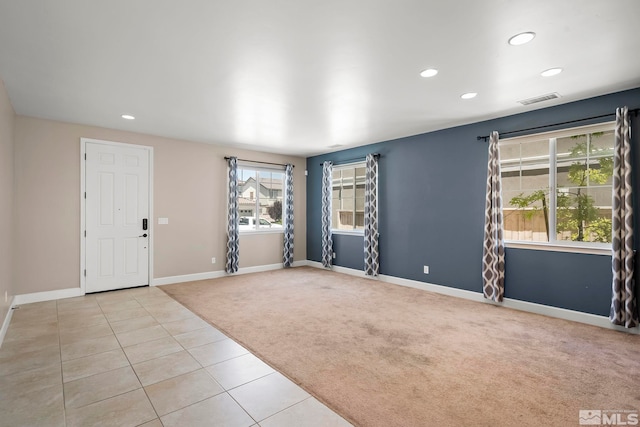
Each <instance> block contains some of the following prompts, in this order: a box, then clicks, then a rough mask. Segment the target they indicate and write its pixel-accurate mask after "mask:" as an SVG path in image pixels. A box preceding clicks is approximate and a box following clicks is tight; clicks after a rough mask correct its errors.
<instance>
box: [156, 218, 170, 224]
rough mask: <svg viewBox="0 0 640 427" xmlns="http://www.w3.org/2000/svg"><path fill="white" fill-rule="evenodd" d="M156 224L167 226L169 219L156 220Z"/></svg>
mask: <svg viewBox="0 0 640 427" xmlns="http://www.w3.org/2000/svg"><path fill="white" fill-rule="evenodd" d="M158 224H169V218H158Z"/></svg>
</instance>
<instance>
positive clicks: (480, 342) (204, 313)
mask: <svg viewBox="0 0 640 427" xmlns="http://www.w3.org/2000/svg"><path fill="white" fill-rule="evenodd" d="M161 289H162V290H164V291H165V292H167V293H168V294H169V295H171V296H172V297H173V298H175V299H176V300H178V301H179V302H181V303H182V304H184V305H185V306H187V307H189V308H190V309H191V310H193V311H194V312H196V313H198V314H199V315H200V316H201V317H203V318H204V319H206V320H208V321H209V322H210V323H211V324H213V325H214V326H216V327H218V328H219V329H221V330H222V331H224V332H225V333H227V334H228V335H230V336H231V337H233V338H234V339H235V340H237V341H238V342H240V343H241V344H242V345H244V346H245V347H247V348H248V349H250V350H251V351H252V352H253V353H254V354H256V355H258V356H259V357H261V358H262V359H263V360H265V361H266V362H267V363H269V364H270V365H272V366H273V367H274V368H276V369H278V370H280V371H281V372H283V373H284V374H285V375H286V376H288V377H289V378H290V379H292V380H293V381H294V382H296V383H298V384H300V385H301V386H302V387H304V388H305V389H306V390H307V391H309V392H310V393H311V394H313V395H314V396H316V397H317V398H318V399H319V400H321V401H322V402H324V403H325V404H326V405H327V406H329V407H330V408H332V409H333V410H335V411H336V412H338V413H339V414H341V415H342V416H343V417H345V418H346V419H347V420H349V421H350V422H352V423H353V424H355V425H358V426H384V427H389V426H435V425H437V426H472V425H473V426H577V425H578V411H579V410H580V409H602V410H621V409H627V410H638V409H640V336H637V335H631V334H626V333H622V332H616V331H612V330H606V329H601V328H597V327H592V326H587V325H583V324H579V323H573V322H568V321H564V320H559V319H554V318H549V317H545V316H539V315H535V314H529V313H523V312H518V311H514V310H510V309H505V308H502V307H494V306H492V305H488V304H482V303H476V302H471V301H466V300H462V299H457V298H453V297H447V296H443V295H438V294H433V293H429V292H425V291H420V290H416V289H411V288H406V287H401V286H395V285H390V284H386V283H381V282H377V281H372V280H367V279H359V278H355V277H352V276H347V275H343V274H339V273H334V272H330V271H324V270H319V269H314V268H309V267H302V268H295V269H288V270H277V271H272V272H266V273H257V274H249V275H241V276H233V277H227V278H222V279H215V280H204V281H199V282H190V283H182V284H175V285H168V286H162V287H161Z"/></svg>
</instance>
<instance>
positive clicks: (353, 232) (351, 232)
mask: <svg viewBox="0 0 640 427" xmlns="http://www.w3.org/2000/svg"><path fill="white" fill-rule="evenodd" d="M331 234H344V235H345V236H362V237H364V230H331Z"/></svg>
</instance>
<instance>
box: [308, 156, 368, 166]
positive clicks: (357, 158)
mask: <svg viewBox="0 0 640 427" xmlns="http://www.w3.org/2000/svg"><path fill="white" fill-rule="evenodd" d="M373 157H375V158H378V159H379V158H380V153H373ZM366 158H367V157H366V156H365V157H356V158H355V159H348V160H341V161H340V164H349V163H353V162H355V161H357V160H366ZM332 163H333V162H332ZM323 164H324V163H320V166H322V165H323ZM336 166H340V165H336Z"/></svg>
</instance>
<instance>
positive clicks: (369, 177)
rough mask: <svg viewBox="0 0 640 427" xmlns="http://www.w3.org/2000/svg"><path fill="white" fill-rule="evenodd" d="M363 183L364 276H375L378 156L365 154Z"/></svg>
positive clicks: (376, 260) (378, 257)
mask: <svg viewBox="0 0 640 427" xmlns="http://www.w3.org/2000/svg"><path fill="white" fill-rule="evenodd" d="M366 165H367V172H366V175H365V181H364V274H366V275H367V276H377V275H378V270H379V269H380V255H379V252H378V156H377V155H375V154H367V159H366Z"/></svg>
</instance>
